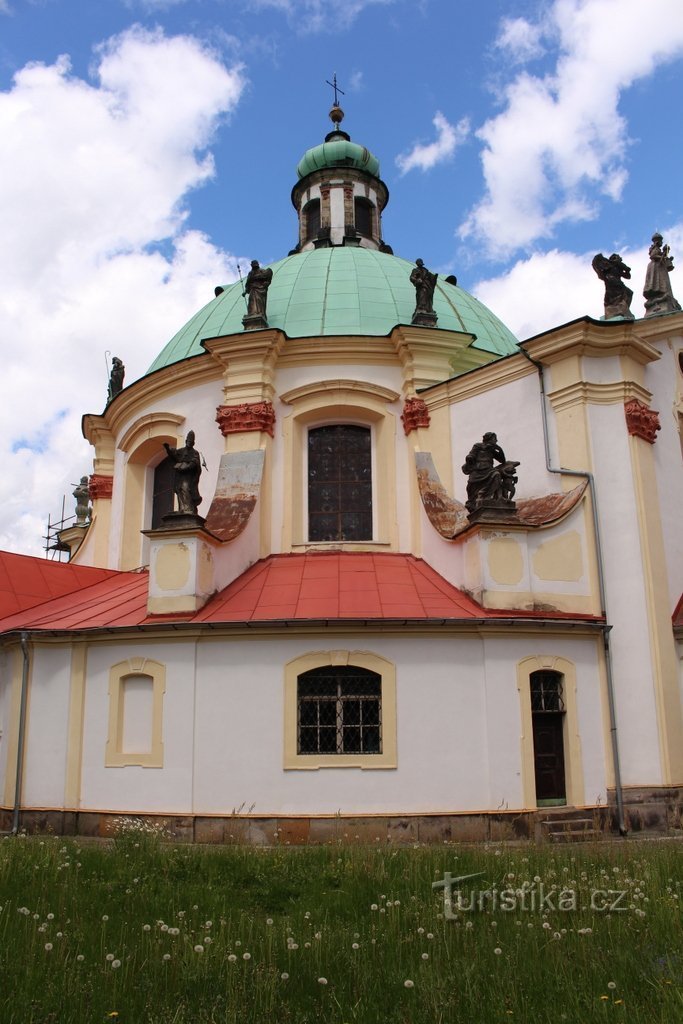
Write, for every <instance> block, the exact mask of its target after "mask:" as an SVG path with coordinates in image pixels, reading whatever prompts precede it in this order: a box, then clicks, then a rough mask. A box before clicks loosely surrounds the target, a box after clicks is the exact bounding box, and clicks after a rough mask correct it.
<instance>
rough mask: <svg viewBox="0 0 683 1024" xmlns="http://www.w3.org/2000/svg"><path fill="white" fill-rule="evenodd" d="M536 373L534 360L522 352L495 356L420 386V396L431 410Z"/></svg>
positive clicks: (462, 400)
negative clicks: (458, 373)
mask: <svg viewBox="0 0 683 1024" xmlns="http://www.w3.org/2000/svg"><path fill="white" fill-rule="evenodd" d="M535 373H536V369H535V368H534V365H533V363H530V362H529V360H528V359H526V358H525V357H524V356H522V355H512V356H504V357H503V358H502V359H494V361H493V362H490V363H486V364H485V365H484V366H478V367H475V368H474V369H472V370H468V372H467V373H463V374H460V376H458V377H450V378H449V379H448V380H445V381H443V382H442V383H441V384H433V385H432V386H431V387H429V388H424V389H421V390H420V398H423V399H424V400H425V402H426V403H427V407H428V408H429V409H430V411H433V410H436V409H440V408H442V407H443V406H448V405H453V404H455V403H456V402H464V401H466V400H467V399H470V398H474V397H475V396H476V395H483V394H485V393H486V392H487V391H492V390H493V389H494V388H499V387H501V386H503V385H505V384H512V383H513V382H514V381H517V380H522V379H523V378H524V377H529V376H530V375H532V374H535Z"/></svg>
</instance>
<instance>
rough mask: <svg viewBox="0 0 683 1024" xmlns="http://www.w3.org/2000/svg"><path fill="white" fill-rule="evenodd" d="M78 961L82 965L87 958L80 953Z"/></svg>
mask: <svg viewBox="0 0 683 1024" xmlns="http://www.w3.org/2000/svg"><path fill="white" fill-rule="evenodd" d="M76 960H77V961H78V963H79V964H82V963H83V961H84V960H85V957H84V956H83V954H82V953H79V954H78V956H77V957H76Z"/></svg>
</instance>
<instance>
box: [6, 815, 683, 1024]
mask: <svg viewBox="0 0 683 1024" xmlns="http://www.w3.org/2000/svg"><path fill="white" fill-rule="evenodd" d="M682 852H683V847H682V846H681V844H680V842H679V841H677V840H668V841H662V842H637V841H634V840H629V839H627V840H621V841H615V842H604V843H600V844H595V845H580V846H579V845H566V846H557V847H535V846H506V845H501V846H488V847H483V846H482V847H471V846H456V845H444V846H438V847H437V846H430V847H424V846H422V847H415V848H413V847H398V848H394V847H391V846H386V845H382V846H381V847H380V846H379V844H376V845H375V846H368V845H360V844H359V845H348V844H347V845H328V846H322V847H304V848H297V849H294V848H290V847H273V848H269V849H253V848H245V847H240V846H229V847H196V846H183V845H171V844H166V843H163V842H160V841H159V839H158V837H156V836H155V835H153V834H148V833H147V832H145V831H143V830H140V831H132V832H129V833H126V834H124V835H121V836H120V837H119V838H117V839H115V840H114V842H113V843H110V844H104V843H93V842H85V841H83V842H78V841H76V840H62V839H59V838H55V837H45V838H40V837H30V838H27V837H16V838H5V839H4V840H2V842H0V907H1V909H0V1022H2V1024H14V1022H21V1024H28V1022H31V1024H47V1022H55V1024H91V1022H93V1024H100V1022H105V1021H115V1022H118V1024H251V1022H254V1024H256V1022H258V1024H265V1022H277V1024H286V1022H292V1024H322V1022H324V1024H328V1022H329V1024H345V1022H348V1024H350V1022H354V1021H355V1022H363V1024H384V1022H386V1024H436V1022H444V1024H460V1022H462V1024H507V1022H513V1024H522V1022H524V1024H546V1022H547V1024H550V1022H552V1024H557V1022H562V1021H567V1022H570V1024H586V1022H592V1021H599V1022H622V1021H623V1022H628V1024H675V1022H678V1021H683V929H682V928H681V909H680V903H681V899H682V898H683V892H682V891H681V890H682V888H683V871H682V864H683V860H682ZM446 872H449V873H450V876H451V878H452V879H454V878H456V877H461V876H464V875H476V876H477V877H476V878H471V879H467V880H465V881H460V882H455V881H452V882H451V886H450V900H449V899H448V889H447V888H446V889H445V888H444V885H443V880H444V878H445V877H446V876H445V873H446ZM435 882H436V883H439V882H441V885H438V884H437V886H436V887H435V886H434V884H433V883H435Z"/></svg>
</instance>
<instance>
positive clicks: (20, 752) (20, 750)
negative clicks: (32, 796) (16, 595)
mask: <svg viewBox="0 0 683 1024" xmlns="http://www.w3.org/2000/svg"><path fill="white" fill-rule="evenodd" d="M20 640H21V652H22V654H23V655H24V664H23V667H22V672H21V702H20V705H19V741H18V743H17V777H16V783H15V788H14V809H13V811H12V832H11V834H12V835H13V836H15V835H16V834H17V833H18V831H19V813H20V811H21V784H22V781H23V775H24V743H25V739H26V703H27V696H28V669H29V656H28V633H27V632H25V631H24V632H22V633H21V637H20Z"/></svg>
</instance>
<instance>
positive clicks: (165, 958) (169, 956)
mask: <svg viewBox="0 0 683 1024" xmlns="http://www.w3.org/2000/svg"><path fill="white" fill-rule="evenodd" d="M161 959H162V960H163V961H164V963H166V962H168V961H169V960H170V959H171V954H170V953H164V955H163V956H162V958H161Z"/></svg>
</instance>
